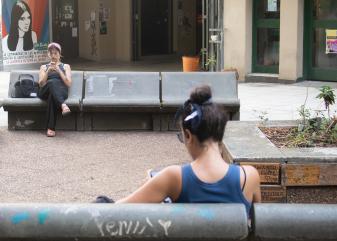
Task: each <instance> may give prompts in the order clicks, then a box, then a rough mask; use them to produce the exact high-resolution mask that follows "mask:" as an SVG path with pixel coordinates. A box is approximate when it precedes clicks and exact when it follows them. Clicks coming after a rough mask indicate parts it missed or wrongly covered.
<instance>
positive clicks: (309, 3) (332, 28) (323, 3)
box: [304, 0, 337, 81]
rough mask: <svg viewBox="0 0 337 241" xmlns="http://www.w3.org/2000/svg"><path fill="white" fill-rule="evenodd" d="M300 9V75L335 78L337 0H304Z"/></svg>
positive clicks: (311, 77)
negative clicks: (301, 24)
mask: <svg viewBox="0 0 337 241" xmlns="http://www.w3.org/2000/svg"><path fill="white" fill-rule="evenodd" d="M304 12H305V16H304V17H305V21H304V22H305V33H304V50H305V51H304V77H305V78H306V79H311V80H323V81H324V80H327V81H337V1H336V0H306V1H305V10H304ZM329 39H330V40H331V41H332V42H335V44H334V47H333V46H331V48H329V46H328V43H329Z"/></svg>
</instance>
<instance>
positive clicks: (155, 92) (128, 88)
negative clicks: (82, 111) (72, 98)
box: [84, 71, 160, 103]
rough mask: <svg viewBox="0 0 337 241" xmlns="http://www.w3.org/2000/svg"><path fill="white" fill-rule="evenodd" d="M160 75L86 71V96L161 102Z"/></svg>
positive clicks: (153, 73) (156, 73)
mask: <svg viewBox="0 0 337 241" xmlns="http://www.w3.org/2000/svg"><path fill="white" fill-rule="evenodd" d="M159 77H160V75H159V73H158V72H96V71H93V72H85V73H84V78H85V98H97V97H98V98H108V99H111V100H121V99H125V100H140V101H141V100H142V99H144V100H149V99H150V100H154V101H157V102H158V103H159V82H160V79H159Z"/></svg>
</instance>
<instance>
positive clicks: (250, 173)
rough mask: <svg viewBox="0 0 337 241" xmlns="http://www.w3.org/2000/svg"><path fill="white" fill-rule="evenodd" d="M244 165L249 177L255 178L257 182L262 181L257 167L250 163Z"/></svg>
mask: <svg viewBox="0 0 337 241" xmlns="http://www.w3.org/2000/svg"><path fill="white" fill-rule="evenodd" d="M242 167H243V168H244V169H245V171H246V174H247V177H248V178H249V179H254V180H255V181H256V182H260V175H259V172H258V171H257V170H256V168H255V167H253V166H250V165H244V166H242Z"/></svg>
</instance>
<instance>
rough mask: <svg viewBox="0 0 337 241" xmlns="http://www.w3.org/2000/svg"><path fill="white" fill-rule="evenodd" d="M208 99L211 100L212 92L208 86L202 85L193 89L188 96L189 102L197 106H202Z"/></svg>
mask: <svg viewBox="0 0 337 241" xmlns="http://www.w3.org/2000/svg"><path fill="white" fill-rule="evenodd" d="M210 98H212V90H211V87H210V86H209V85H202V86H198V87H196V88H194V89H193V90H192V92H191V95H190V100H191V102H192V103H196V104H198V105H202V104H203V103H205V102H206V101H208V100H209V99H210Z"/></svg>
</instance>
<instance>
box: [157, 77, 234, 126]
mask: <svg viewBox="0 0 337 241" xmlns="http://www.w3.org/2000/svg"><path fill="white" fill-rule="evenodd" d="M161 76H162V107H163V109H162V112H163V113H166V115H163V118H162V120H161V128H162V130H171V129H176V127H175V126H174V125H173V121H172V120H173V117H174V113H175V112H176V111H177V109H178V108H179V107H180V106H182V105H183V103H184V102H185V101H186V99H187V98H188V97H189V95H190V92H191V90H192V89H193V88H194V87H196V86H199V85H203V84H207V85H210V86H211V89H212V93H213V98H212V100H213V102H214V103H217V104H218V105H219V106H220V107H221V108H223V109H224V110H225V111H227V112H228V113H229V117H230V119H231V120H239V119H240V100H239V99H238V82H237V80H236V75H235V72H191V73H183V72H163V73H161Z"/></svg>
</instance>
